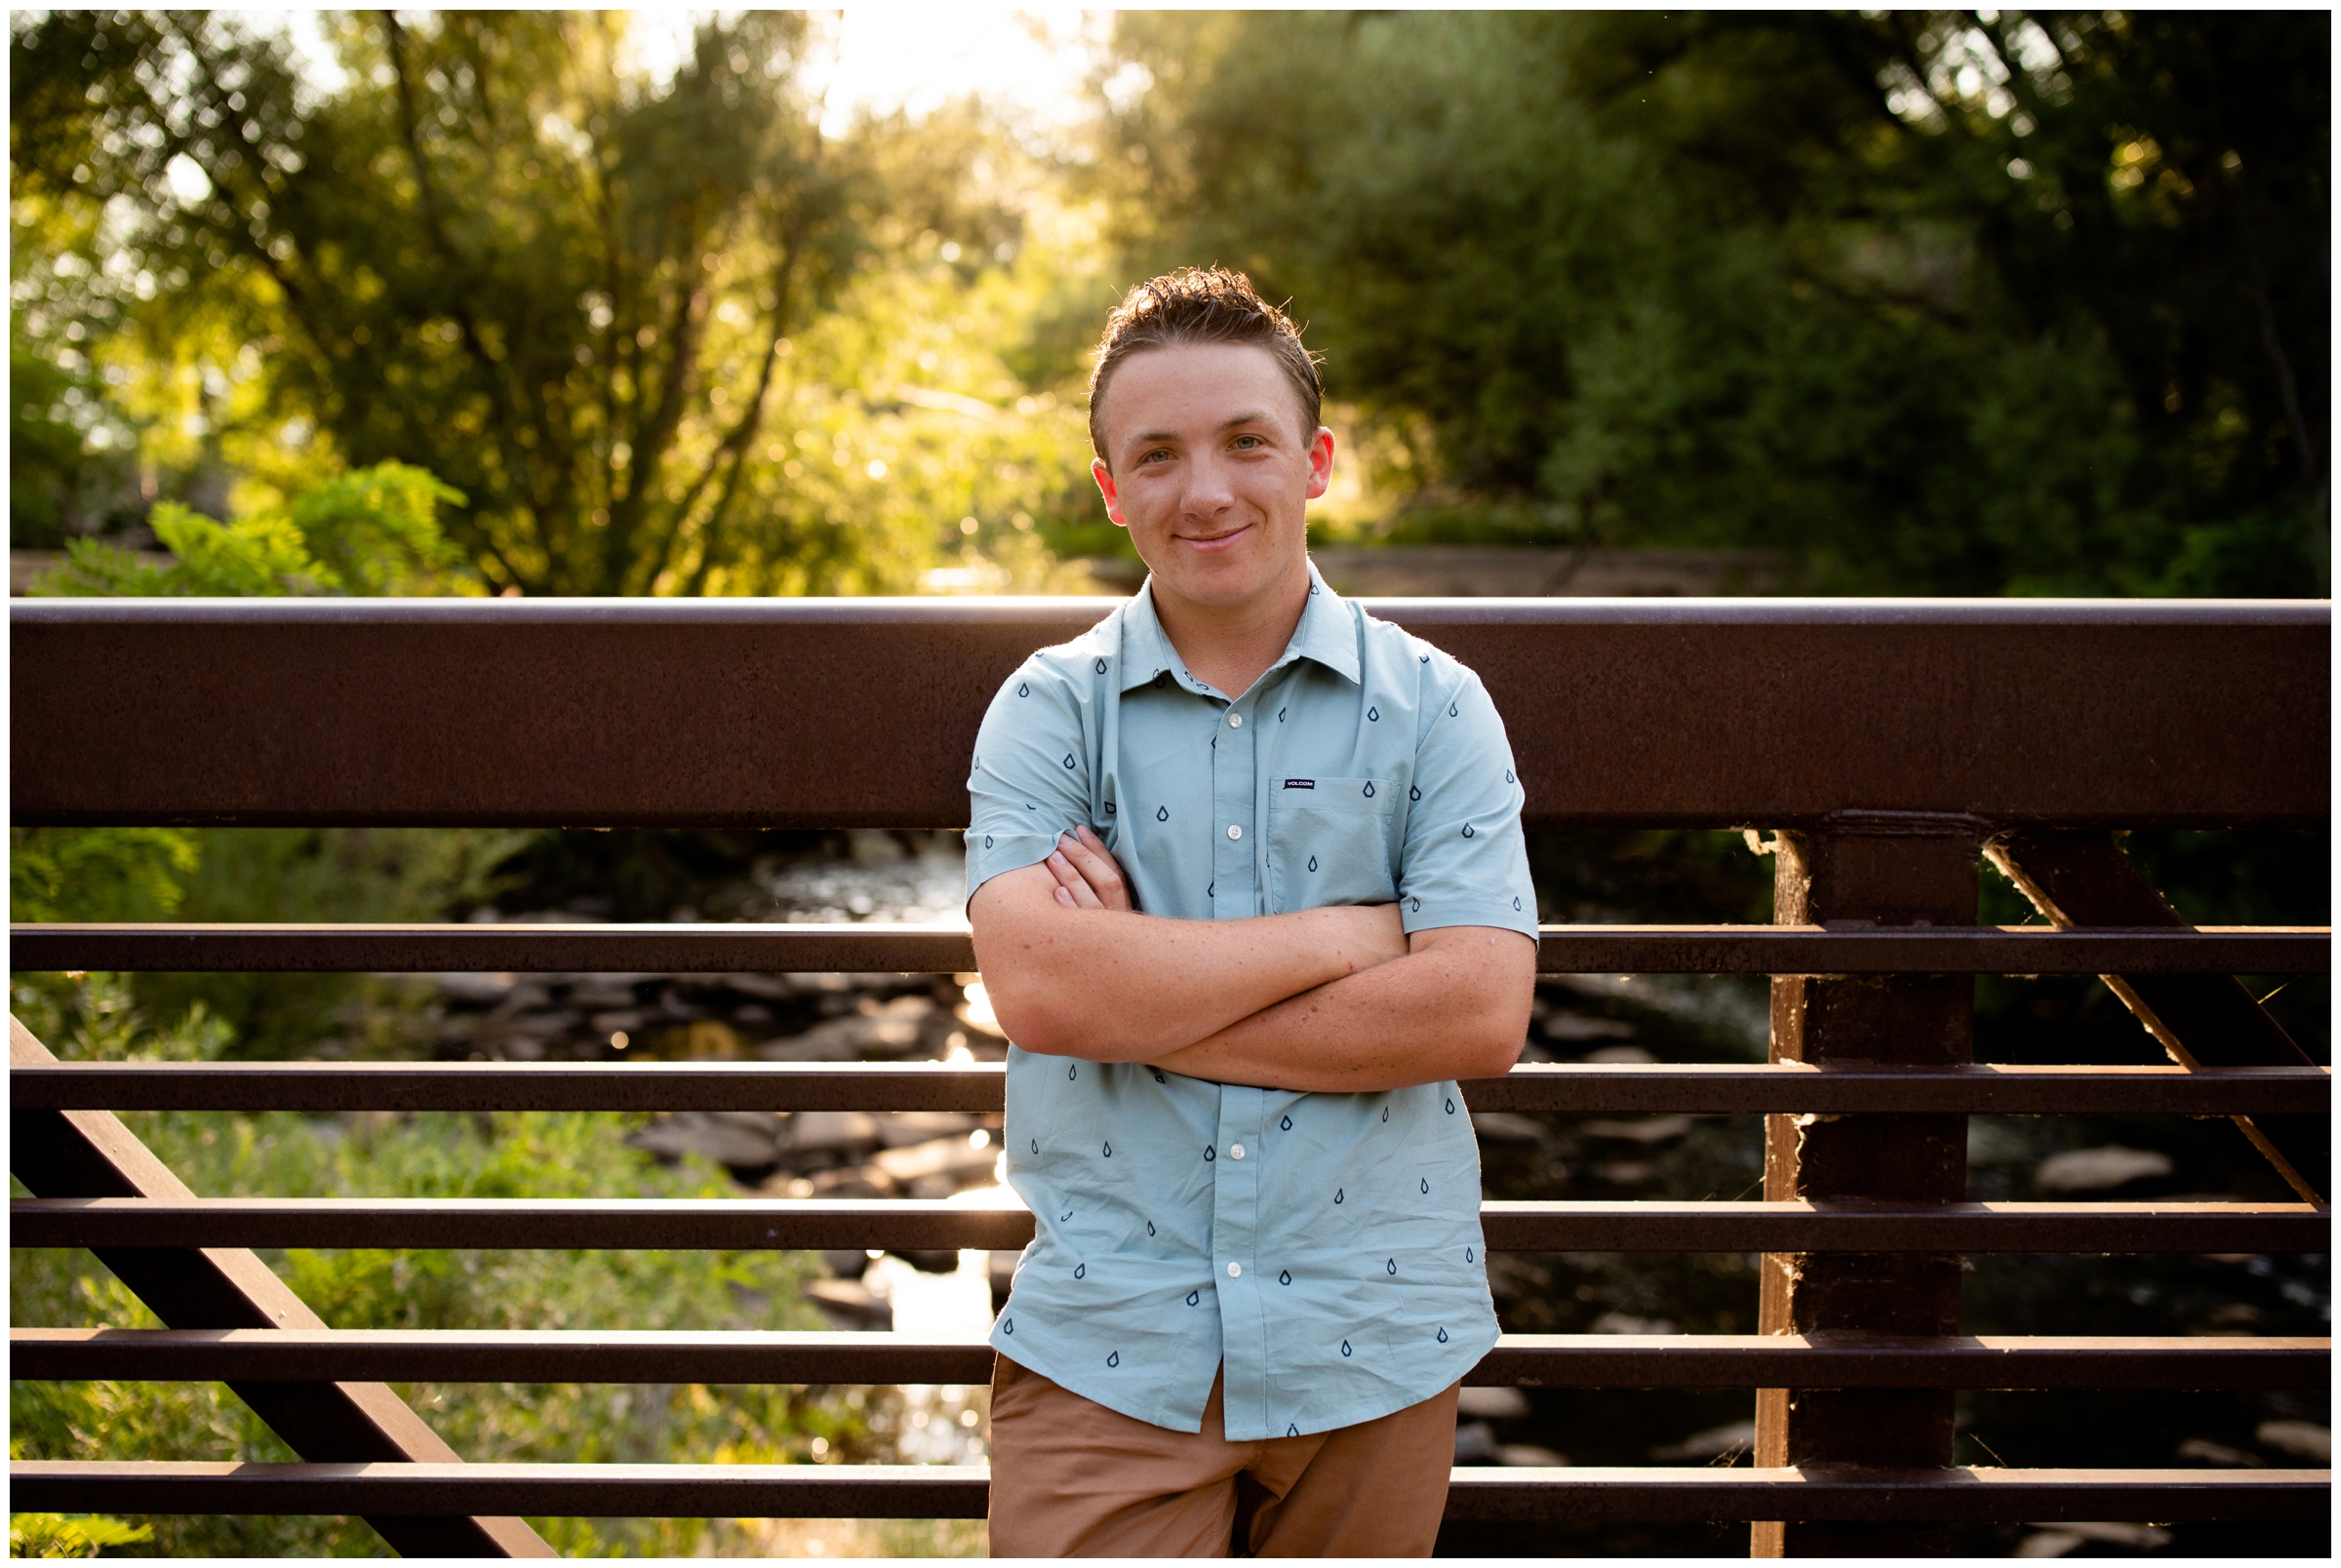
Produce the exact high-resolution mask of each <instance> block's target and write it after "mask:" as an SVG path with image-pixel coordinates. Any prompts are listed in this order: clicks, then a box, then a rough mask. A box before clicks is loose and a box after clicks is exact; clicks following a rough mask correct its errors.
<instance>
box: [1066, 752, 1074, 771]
mask: <svg viewBox="0 0 2341 1568" xmlns="http://www.w3.org/2000/svg"><path fill="white" fill-rule="evenodd" d="M1072 770H1073V754H1072V753H1071V752H1067V753H1065V771H1067V772H1071V771H1072Z"/></svg>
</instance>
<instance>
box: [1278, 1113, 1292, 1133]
mask: <svg viewBox="0 0 2341 1568" xmlns="http://www.w3.org/2000/svg"><path fill="white" fill-rule="evenodd" d="M1277 1125H1278V1126H1279V1127H1281V1128H1283V1129H1284V1130H1285V1131H1287V1132H1290V1131H1291V1130H1292V1118H1291V1117H1285V1119H1284V1120H1282V1121H1280V1122H1278V1123H1277Z"/></svg>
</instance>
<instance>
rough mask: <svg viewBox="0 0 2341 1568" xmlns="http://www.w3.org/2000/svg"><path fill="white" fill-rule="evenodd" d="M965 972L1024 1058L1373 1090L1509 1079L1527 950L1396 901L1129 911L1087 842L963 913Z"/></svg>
mask: <svg viewBox="0 0 2341 1568" xmlns="http://www.w3.org/2000/svg"><path fill="white" fill-rule="evenodd" d="M968 915H969V919H970V921H971V922H972V924H973V926H974V932H975V960H976V966H977V967H978V968H980V969H981V970H982V971H983V977H984V984H985V987H986V989H987V990H988V991H989V992H990V995H991V1000H992V1008H993V1011H994V1012H995V1013H997V1014H998V1016H999V1019H1000V1023H1001V1026H1002V1027H1003V1028H1004V1029H1006V1030H1007V1031H1008V1034H1009V1038H1010V1039H1013V1040H1014V1041H1015V1042H1016V1043H1017V1044H1018V1045H1020V1046H1022V1047H1023V1048H1024V1049H1026V1050H1028V1051H1035V1052H1038V1053H1040V1054H1042V1055H1048V1056H1077V1057H1081V1058H1083V1059H1084V1060H1087V1061H1092V1062H1148V1063H1151V1064H1152V1065H1154V1066H1156V1067H1159V1068H1161V1069H1163V1070H1164V1071H1166V1072H1171V1073H1181V1074H1184V1075H1186V1076H1188V1077H1190V1078H1210V1079H1211V1080H1213V1081H1215V1082H1220V1083H1244V1084H1251V1085H1254V1086H1257V1087H1261V1088H1278V1089H1298V1090H1306V1091H1311V1092H1319V1093H1336V1094H1337V1093H1371V1092H1374V1091H1377V1090H1381V1089H1394V1088H1403V1087H1405V1086H1407V1085H1409V1084H1415V1083H1436V1082H1438V1081H1440V1080H1442V1079H1444V1078H1493V1077H1497V1076H1500V1075H1501V1074H1503V1073H1505V1072H1508V1071H1510V1069H1511V1066H1512V1064H1513V1062H1514V1061H1516V1060H1517V1059H1518V1058H1519V1056H1520V1049H1521V1045H1522V1042H1523V1041H1524V1040H1525V1039H1526V1038H1527V1035H1528V1001H1529V996H1530V993H1531V991H1532V990H1533V988H1534V985H1535V971H1536V945H1535V944H1534V943H1533V942H1531V941H1529V940H1528V938H1527V937H1526V936H1523V935H1522V934H1520V933H1519V932H1517V931H1508V930H1503V929H1500V928H1497V927H1494V926H1485V925H1456V926H1448V927H1443V928H1440V929H1434V930H1427V931H1417V932H1415V933H1414V934H1413V935H1412V936H1411V937H1409V936H1408V935H1407V933H1406V931H1405V929H1404V927H1403V926H1402V924H1401V923H1400V920H1399V913H1398V906H1396V905H1395V904H1370V905H1345V906H1335V907H1332V908H1327V909H1313V910H1305V911H1301V912H1298V913H1295V914H1290V915H1263V916H1258V917H1255V918H1253V919H1250V920H1240V921H1188V920H1171V919H1168V918H1165V917H1162V916H1155V915H1141V914H1137V913H1135V912H1133V911H1132V910H1131V902H1130V894H1129V889H1128V884H1127V883H1126V882H1124V880H1123V877H1122V869H1121V867H1120V866H1118V865H1116V864H1115V862H1114V858H1113V856H1112V855H1111V854H1109V853H1108V852H1107V851H1106V848H1105V845H1104V843H1101V842H1100V841H1099V840H1098V839H1097V838H1096V837H1095V836H1094V835H1093V834H1091V832H1090V830H1089V829H1087V828H1083V829H1082V830H1080V837H1079V838H1078V839H1075V838H1067V839H1060V840H1059V841H1058V843H1057V850H1056V852H1055V853H1054V854H1052V855H1051V856H1050V857H1049V859H1047V860H1046V861H1043V862H1042V863H1041V864H1039V865H1035V866H1026V867H1024V868H1022V869H1021V870H1018V871H1012V872H1006V873H1003V874H1002V875H1000V876H998V877H994V878H993V879H992V880H991V881H989V882H985V883H984V884H983V885H982V887H980V888H978V889H977V890H976V893H975V896H974V898H973V900H972V901H971V902H970V904H969V906H968Z"/></svg>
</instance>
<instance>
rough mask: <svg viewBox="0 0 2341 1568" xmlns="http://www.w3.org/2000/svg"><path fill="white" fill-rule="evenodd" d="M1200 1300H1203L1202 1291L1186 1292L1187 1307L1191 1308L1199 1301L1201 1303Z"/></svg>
mask: <svg viewBox="0 0 2341 1568" xmlns="http://www.w3.org/2000/svg"><path fill="white" fill-rule="evenodd" d="M1201 1300H1203V1292H1202V1291H1200V1290H1190V1291H1188V1292H1187V1305H1188V1306H1190V1307H1192V1306H1194V1305H1195V1304H1196V1303H1197V1302H1199V1301H1201Z"/></svg>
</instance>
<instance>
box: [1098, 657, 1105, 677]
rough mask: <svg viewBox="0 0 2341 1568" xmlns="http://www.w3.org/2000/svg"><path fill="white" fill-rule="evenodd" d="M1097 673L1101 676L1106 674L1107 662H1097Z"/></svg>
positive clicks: (1101, 660) (1100, 660)
mask: <svg viewBox="0 0 2341 1568" xmlns="http://www.w3.org/2000/svg"><path fill="white" fill-rule="evenodd" d="M1097 673H1098V674H1099V675H1103V674H1104V673H1105V660H1103V659H1099V660H1098V661H1097Z"/></svg>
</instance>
